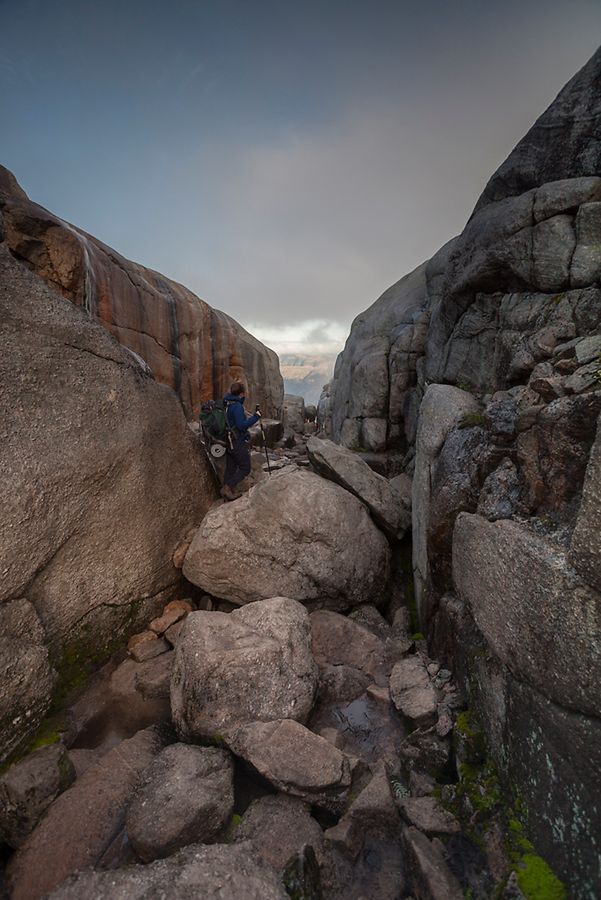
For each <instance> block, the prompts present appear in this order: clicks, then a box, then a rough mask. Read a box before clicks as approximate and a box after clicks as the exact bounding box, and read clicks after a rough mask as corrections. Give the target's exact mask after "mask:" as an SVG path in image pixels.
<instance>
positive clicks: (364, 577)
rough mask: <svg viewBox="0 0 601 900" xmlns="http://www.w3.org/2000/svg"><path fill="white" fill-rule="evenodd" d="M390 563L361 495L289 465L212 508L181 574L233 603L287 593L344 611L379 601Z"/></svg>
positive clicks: (197, 535) (385, 546) (384, 546)
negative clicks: (287, 467) (226, 501)
mask: <svg viewBox="0 0 601 900" xmlns="http://www.w3.org/2000/svg"><path fill="white" fill-rule="evenodd" d="M228 547H231V548H232V552H231V553H228V554H226V549H227V548H228ZM224 554H225V558H224ZM389 558H390V551H389V549H388V542H387V541H386V538H385V537H384V535H383V534H382V533H381V532H380V531H379V530H378V528H377V527H376V525H374V523H373V522H372V520H371V518H370V515H369V513H368V512H367V510H366V508H365V507H364V505H363V504H362V503H361V502H360V501H359V500H357V498H356V497H353V496H352V495H351V494H350V493H349V492H348V491H345V490H344V489H343V488H341V487H339V486H338V485H336V484H333V483H332V482H330V481H326V480H325V479H323V478H320V477H319V475H316V474H314V473H313V472H309V471H305V470H301V469H297V468H294V469H292V467H289V471H285V470H284V471H281V472H276V473H274V474H272V475H271V476H270V477H269V478H267V479H265V480H264V481H262V482H261V483H259V484H257V485H256V486H255V487H253V488H251V490H250V491H249V492H248V493H247V494H245V495H243V497H242V498H241V499H239V500H236V501H235V502H233V503H228V504H226V505H225V506H220V507H219V508H216V509H214V510H211V512H210V513H209V514H208V515H207V516H206V518H205V519H204V520H203V522H202V525H201V526H200V528H199V529H198V531H197V532H196V534H195V536H194V539H193V541H192V544H191V546H190V549H189V550H188V553H187V555H186V559H185V562H184V569H183V571H184V575H185V576H186V578H187V579H188V580H189V581H191V582H192V583H193V584H196V585H198V587H201V588H202V589H203V590H205V591H207V592H209V593H210V594H212V595H214V596H216V597H222V598H223V599H224V600H229V601H230V602H232V603H236V604H244V603H251V602H253V601H255V600H264V599H267V598H268V597H276V596H281V595H284V596H286V597H292V598H293V599H295V600H300V601H301V602H308V601H319V603H320V604H321V605H324V606H328V605H330V606H332V607H337V608H342V609H344V608H347V607H351V606H356V605H357V604H359V603H368V602H370V601H372V600H374V599H376V600H379V598H380V597H381V596H382V595H383V593H384V592H385V590H386V587H387V583H388V575H389Z"/></svg>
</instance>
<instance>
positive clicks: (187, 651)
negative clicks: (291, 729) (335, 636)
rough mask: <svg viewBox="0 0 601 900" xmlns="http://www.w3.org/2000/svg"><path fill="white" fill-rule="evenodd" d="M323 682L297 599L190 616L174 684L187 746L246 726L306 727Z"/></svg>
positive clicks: (176, 717)
mask: <svg viewBox="0 0 601 900" xmlns="http://www.w3.org/2000/svg"><path fill="white" fill-rule="evenodd" d="M317 676H318V673H317V666H316V664H315V661H314V659H313V654H312V652H311V629H310V623H309V615H308V613H307V610H306V609H305V607H304V606H302V605H301V604H300V603H298V602H297V601H296V600H289V599H287V598H286V597H274V598H272V599H270V600H263V601H260V602H258V603H252V604H250V605H249V606H246V607H243V608H242V609H236V610H234V612H232V613H230V614H226V613H221V612H195V613H190V615H189V616H188V617H187V619H186V622H185V625H184V627H183V629H182V633H181V635H180V638H179V641H178V645H177V650H176V655H175V664H174V668H173V677H172V680H171V712H172V716H173V721H174V723H175V726H176V728H177V730H178V732H179V734H180V736H181V737H183V738H184V739H189V738H205V739H207V738H208V739H211V738H215V737H216V736H219V737H221V736H223V734H224V733H225V732H226V731H229V730H230V729H232V728H237V727H238V726H239V725H242V724H244V723H246V722H255V721H260V722H266V721H267V722H269V721H272V720H273V719H280V718H283V719H298V720H299V721H301V722H303V721H305V720H306V719H307V717H308V715H309V713H310V711H311V707H312V705H313V698H314V696H315V691H316V687H317Z"/></svg>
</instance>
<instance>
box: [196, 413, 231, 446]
mask: <svg viewBox="0 0 601 900" xmlns="http://www.w3.org/2000/svg"><path fill="white" fill-rule="evenodd" d="M228 405H229V404H228V403H226V402H225V400H207V401H206V402H205V403H203V404H202V406H201V407H200V428H201V431H202V435H203V437H204V441H205V444H208V447H209V453H211V455H212V456H217V457H219V456H223V454H224V453H225V451H226V449H227V448H228V447H229V449H230V450H231V449H232V446H233V440H232V430H231V428H230V426H229V424H228V421H227V408H228Z"/></svg>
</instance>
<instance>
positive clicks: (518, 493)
mask: <svg viewBox="0 0 601 900" xmlns="http://www.w3.org/2000/svg"><path fill="white" fill-rule="evenodd" d="M600 281H601V51H599V52H598V53H597V54H596V55H595V56H594V57H593V58H592V59H591V61H590V62H589V63H588V64H587V66H585V67H584V69H583V70H582V71H581V72H580V73H578V75H577V76H576V77H575V78H574V79H573V80H572V81H571V82H570V84H568V85H567V87H566V88H564V90H563V91H562V92H561V94H560V95H559V97H558V98H557V100H556V101H555V102H554V103H553V104H552V105H551V107H550V108H549V110H547V112H546V113H544V114H543V116H542V117H541V118H540V119H539V120H538V122H537V123H536V124H535V125H534V126H533V128H532V129H531V131H530V132H529V133H528V135H526V137H525V138H524V139H523V140H522V141H521V142H520V144H519V145H518V147H517V148H516V150H515V151H514V152H513V153H512V154H511V155H510V156H509V158H508V160H507V161H506V162H505V163H504V164H503V165H502V166H501V167H500V169H499V170H498V172H497V173H496V174H495V175H494V176H493V177H492V179H491V180H490V182H489V184H488V185H487V187H486V190H485V191H484V194H483V195H482V197H481V199H480V201H479V202H478V204H477V206H476V209H475V211H474V213H473V215H472V217H471V219H470V221H469V222H468V224H467V225H466V228H465V229H464V231H463V233H462V234H461V235H460V236H459V237H457V238H456V239H454V240H453V241H451V242H450V243H449V244H447V245H446V246H445V247H444V248H443V249H442V250H441V251H440V252H439V253H438V254H437V255H436V256H435V257H434V258H433V259H432V260H430V261H429V262H428V263H427V264H425V265H424V266H422V267H420V269H418V270H416V272H414V273H412V275H410V276H407V278H405V279H402V280H401V281H400V282H398V283H397V284H396V285H395V286H394V287H393V288H391V289H390V290H389V291H387V292H386V293H385V294H384V295H383V296H382V298H380V300H379V301H377V302H376V304H374V305H373V306H372V307H371V308H370V309H369V310H367V311H366V312H365V313H363V314H362V315H361V316H359V317H358V318H357V320H356V321H355V323H354V324H353V328H352V331H351V334H350V336H349V339H348V340H347V344H346V347H345V350H344V352H343V354H342V355H341V357H340V359H339V361H338V364H337V367H336V373H335V379H334V383H333V385H332V388H331V410H330V414H331V423H332V424H331V429H332V435H333V437H334V438H335V439H336V440H338V441H339V442H341V443H343V444H346V445H347V446H351V447H355V448H357V449H358V448H359V447H361V446H369V448H370V449H372V450H378V451H380V452H383V453H384V452H386V453H390V452H395V451H398V450H399V449H400V450H401V451H402V452H403V453H404V461H403V464H404V468H405V470H406V471H407V472H409V473H410V474H412V475H413V544H414V551H413V564H414V573H415V591H416V601H417V610H418V614H419V617H420V625H421V627H422V630H424V631H426V632H427V634H428V637H429V640H430V644H431V646H432V647H433V649H434V652H435V653H436V654H442V655H444V656H445V657H446V658H447V660H448V661H449V662H450V663H451V664H452V665H453V667H454V668H455V670H456V672H457V674H458V676H459V677H460V678H461V680H462V682H463V686H464V689H465V691H466V693H467V695H468V698H469V702H470V705H472V706H473V707H474V708H475V709H476V710H477V711H478V712H479V714H480V717H481V719H482V721H483V722H484V724H485V728H486V731H487V735H488V742H489V749H490V751H491V753H492V754H493V755H494V757H495V759H496V761H497V763H498V765H499V768H500V770H501V772H502V773H503V774H504V775H505V777H506V779H507V783H508V785H511V786H512V787H513V789H514V790H515V792H516V793H517V795H518V798H519V800H520V801H521V806H522V810H523V813H524V816H525V818H526V820H527V823H528V827H529V830H530V833H531V836H532V838H533V840H534V843H535V845H536V846H537V848H538V850H539V852H541V853H543V855H545V856H546V857H547V859H548V860H549V861H550V862H551V864H552V865H553V866H554V867H555V868H556V870H557V871H558V873H559V874H560V875H561V876H562V877H563V878H565V879H566V881H567V882H568V884H569V885H570V890H571V896H574V897H583V898H584V897H587V898H588V897H593V896H596V893H597V889H598V886H599V884H600V883H601V871H600V870H599V859H600V858H601V856H600V853H599V851H600V847H599V835H600V834H601V806H600V804H599V802H598V797H597V795H598V786H597V782H598V776H599V771H601V766H600V759H599V738H600V737H601V731H600V729H601V703H600V701H599V690H598V685H599V683H600V678H601V637H600V635H601V628H600V626H601V594H600V593H599V591H600V590H601V577H600V575H599V573H600V572H601V546H600V545H599V537H598V535H599V530H600V525H601V522H600V521H599V508H600V506H599V504H600V502H601V443H600V442H601V425H600V414H601V289H600ZM395 359H396V360H401V362H400V365H399V364H398V362H397V363H395V362H394V360H395ZM399 373H402V374H401V377H400V380H399V382H398V383H399V384H400V385H402V389H401V390H396V391H395V389H394V385H395V376H396V375H398V374H399ZM372 421H375V423H376V426H377V427H375V428H373V427H372V425H371V423H372ZM374 435H375V437H373V439H372V436H374ZM366 436H367V439H366Z"/></svg>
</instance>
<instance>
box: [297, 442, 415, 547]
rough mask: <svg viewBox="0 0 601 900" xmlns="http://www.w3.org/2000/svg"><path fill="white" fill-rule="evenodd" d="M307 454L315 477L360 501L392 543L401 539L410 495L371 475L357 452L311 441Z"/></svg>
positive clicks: (408, 522)
mask: <svg viewBox="0 0 601 900" xmlns="http://www.w3.org/2000/svg"><path fill="white" fill-rule="evenodd" d="M307 452H308V454H309V459H310V460H311V465H312V466H313V468H314V469H315V471H316V472H317V473H318V475H322V476H323V477H324V478H329V479H330V480H331V481H335V482H336V484H339V485H340V486H341V487H343V488H346V490H347V491H350V492H351V494H354V495H355V496H356V497H358V498H359V500H362V501H363V502H364V503H365V505H366V506H367V508H368V509H369V511H370V513H371V515H372V518H373V520H374V522H375V523H376V525H377V526H378V527H379V528H381V529H382V531H384V532H385V533H386V534H387V535H388V536H389V537H390V538H391V539H392V540H401V538H402V537H403V536H404V535H405V532H406V531H407V529H408V528H409V527H410V525H411V496H410V495H409V494H407V493H403V492H401V490H399V489H398V488H395V486H394V485H393V484H392V483H391V482H390V481H389V480H388V479H387V478H383V477H382V475H378V474H377V472H374V471H373V470H372V469H371V468H370V467H369V466H368V465H367V463H366V462H365V461H364V460H363V459H361V457H360V456H358V455H357V454H356V453H353V452H352V451H351V450H347V449H346V448H345V447H341V446H339V445H338V444H334V443H333V442H332V441H328V440H321V439H320V438H315V437H313V438H310V440H309V442H308V444H307Z"/></svg>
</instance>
